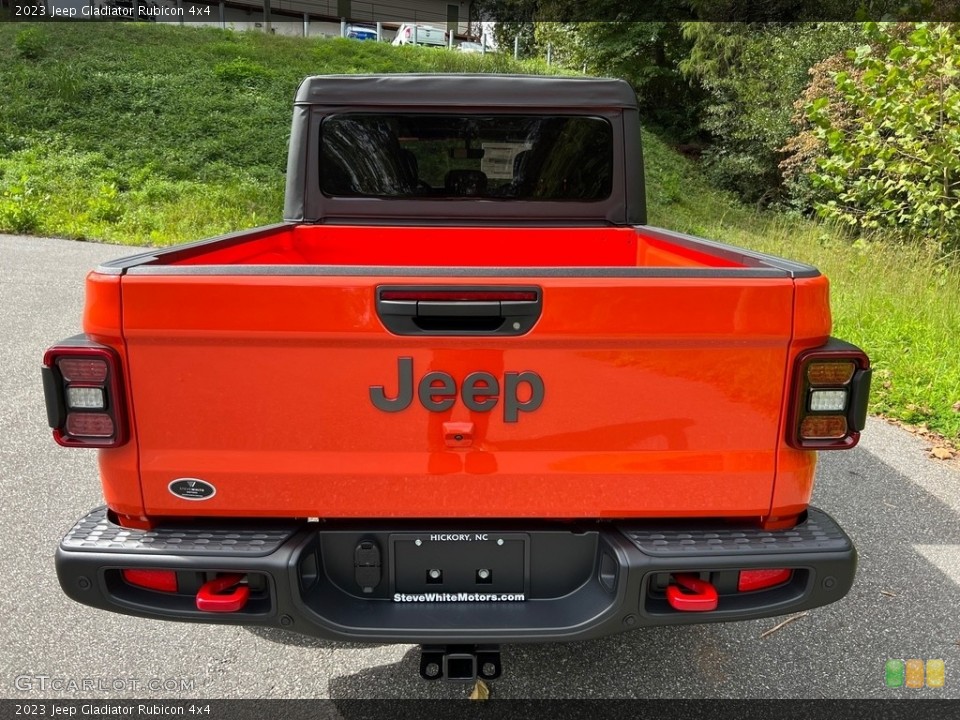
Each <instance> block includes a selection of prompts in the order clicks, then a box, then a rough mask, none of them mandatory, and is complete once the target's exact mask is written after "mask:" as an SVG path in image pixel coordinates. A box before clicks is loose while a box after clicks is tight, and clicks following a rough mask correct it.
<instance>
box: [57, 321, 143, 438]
mask: <svg viewBox="0 0 960 720" xmlns="http://www.w3.org/2000/svg"><path fill="white" fill-rule="evenodd" d="M43 393H44V397H45V399H46V404H47V420H48V422H49V423H50V427H51V428H53V439H54V440H56V441H57V442H58V443H59V444H60V445H64V446H66V447H100V448H103V447H116V446H118V445H123V444H124V443H125V442H126V441H127V424H126V410H125V405H124V397H123V383H122V382H121V376H120V361H119V358H118V357H117V354H116V352H115V351H114V350H113V349H112V348H109V347H106V346H105V345H98V344H96V343H94V342H91V341H89V340H87V339H86V338H85V337H83V336H80V337H78V338H76V339H71V340H70V341H67V342H65V343H63V344H61V345H55V346H54V347H52V348H50V349H49V350H47V352H46V354H45V355H44V356H43Z"/></svg>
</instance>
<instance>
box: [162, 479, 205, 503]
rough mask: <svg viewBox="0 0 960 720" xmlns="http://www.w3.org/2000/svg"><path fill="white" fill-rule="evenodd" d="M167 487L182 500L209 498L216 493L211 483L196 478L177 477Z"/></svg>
mask: <svg viewBox="0 0 960 720" xmlns="http://www.w3.org/2000/svg"><path fill="white" fill-rule="evenodd" d="M167 489H168V490H169V491H170V492H171V493H173V494H174V495H176V496H177V497H178V498H181V499H183V500H209V499H210V498H212V497H213V496H214V495H216V494H217V489H216V488H215V487H214V486H213V485H211V484H210V483H208V482H206V481H205V480H198V479H197V478H177V479H176V480H174V481H173V482H171V483H170V484H169V485H167Z"/></svg>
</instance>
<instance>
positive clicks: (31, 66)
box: [0, 23, 549, 245]
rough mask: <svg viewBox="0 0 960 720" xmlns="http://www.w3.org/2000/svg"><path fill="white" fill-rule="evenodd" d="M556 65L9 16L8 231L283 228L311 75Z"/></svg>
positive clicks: (123, 236)
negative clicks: (298, 113) (294, 119)
mask: <svg viewBox="0 0 960 720" xmlns="http://www.w3.org/2000/svg"><path fill="white" fill-rule="evenodd" d="M548 71H549V68H547V67H546V66H545V65H544V64H543V63H536V62H524V63H518V62H515V61H514V60H513V59H512V58H511V57H509V56H503V55H495V54H487V55H485V56H481V55H471V54H466V53H458V52H448V51H445V50H436V49H433V48H418V47H401V48H394V47H391V46H389V45H387V44H384V43H372V42H356V41H352V40H341V39H339V38H335V39H326V40H320V39H309V40H304V39H302V38H288V37H282V36H275V35H267V34H265V33H256V32H247V33H237V32H231V31H220V30H217V29H209V28H199V27H186V28H180V27H171V26H155V25H151V24H134V23H52V24H44V25H22V24H16V23H0V87H2V88H3V93H2V95H0V228H3V229H6V230H10V231H15V232H26V233H36V234H46V235H58V236H62V237H70V238H77V239H98V240H109V241H111V242H120V243H127V244H131V245H143V244H151V245H169V244H173V243H179V242H184V241H186V240H191V239H195V238H198V237H205V236H209V235H214V234H217V233H221V232H225V231H228V230H232V229H237V228H238V227H240V226H244V225H258V224H263V223H268V222H274V221H277V220H279V219H280V213H281V208H282V200H283V181H284V180H283V173H284V170H285V167H286V149H287V138H288V136H289V127H290V113H291V107H292V102H293V96H294V93H295V92H296V89H297V85H298V84H299V82H300V81H301V80H302V79H303V78H304V77H305V76H307V75H311V74H323V73H344V72H346V73H353V72H364V73H389V72H523V73H543V72H548Z"/></svg>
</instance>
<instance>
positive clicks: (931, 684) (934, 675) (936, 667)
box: [927, 660, 946, 688]
mask: <svg viewBox="0 0 960 720" xmlns="http://www.w3.org/2000/svg"><path fill="white" fill-rule="evenodd" d="M945 675H946V666H945V665H944V662H943V660H927V687H928V688H942V687H943V683H944V676H945Z"/></svg>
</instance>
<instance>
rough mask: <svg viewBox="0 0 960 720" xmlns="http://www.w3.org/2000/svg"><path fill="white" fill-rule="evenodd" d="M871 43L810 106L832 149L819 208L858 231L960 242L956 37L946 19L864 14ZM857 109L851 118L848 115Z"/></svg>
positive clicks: (823, 162)
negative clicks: (893, 19) (884, 19)
mask: <svg viewBox="0 0 960 720" xmlns="http://www.w3.org/2000/svg"><path fill="white" fill-rule="evenodd" d="M866 31H867V35H868V37H869V39H870V40H871V41H872V43H873V44H872V45H861V46H860V47H858V48H856V50H853V51H851V52H850V54H849V60H850V61H851V69H850V70H841V71H839V72H837V73H835V74H834V77H833V80H834V83H835V87H836V91H837V94H838V95H839V99H840V102H841V103H842V104H843V106H845V108H846V110H844V111H842V112H838V110H837V107H836V101H834V102H833V103H832V102H831V98H830V97H829V96H825V97H820V98H817V99H816V100H814V101H813V102H811V103H810V105H809V108H808V113H809V117H810V121H811V124H812V125H813V128H814V131H813V132H814V134H815V136H816V137H817V138H818V139H819V140H820V141H821V142H822V143H823V144H824V146H825V148H826V153H827V154H826V156H825V157H822V158H820V159H819V160H818V162H817V165H818V168H819V170H818V172H817V173H816V174H815V175H814V180H815V181H816V182H817V183H818V184H819V185H820V186H821V187H822V188H823V190H824V191H825V193H826V194H827V196H828V199H826V200H825V201H822V202H820V203H819V204H818V206H817V207H818V210H819V211H820V213H821V214H822V215H823V216H825V217H828V218H835V219H837V220H840V221H841V222H843V223H845V224H847V225H849V226H851V227H853V228H855V229H856V230H858V231H875V230H881V229H893V230H897V231H899V232H900V233H901V234H902V235H904V236H907V237H910V238H927V239H931V240H933V241H935V242H938V243H940V244H944V245H957V244H958V243H960V223H958V220H960V152H958V148H960V81H958V76H960V38H958V34H957V31H956V29H955V28H953V27H951V26H949V25H945V24H928V23H917V24H915V25H914V26H913V27H912V31H911V32H909V33H903V28H902V26H901V27H899V28H897V27H896V26H893V25H892V24H886V23H884V24H880V23H868V24H867V25H866ZM851 113H852V117H853V121H852V122H851V121H845V118H849V117H850V115H851Z"/></svg>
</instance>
